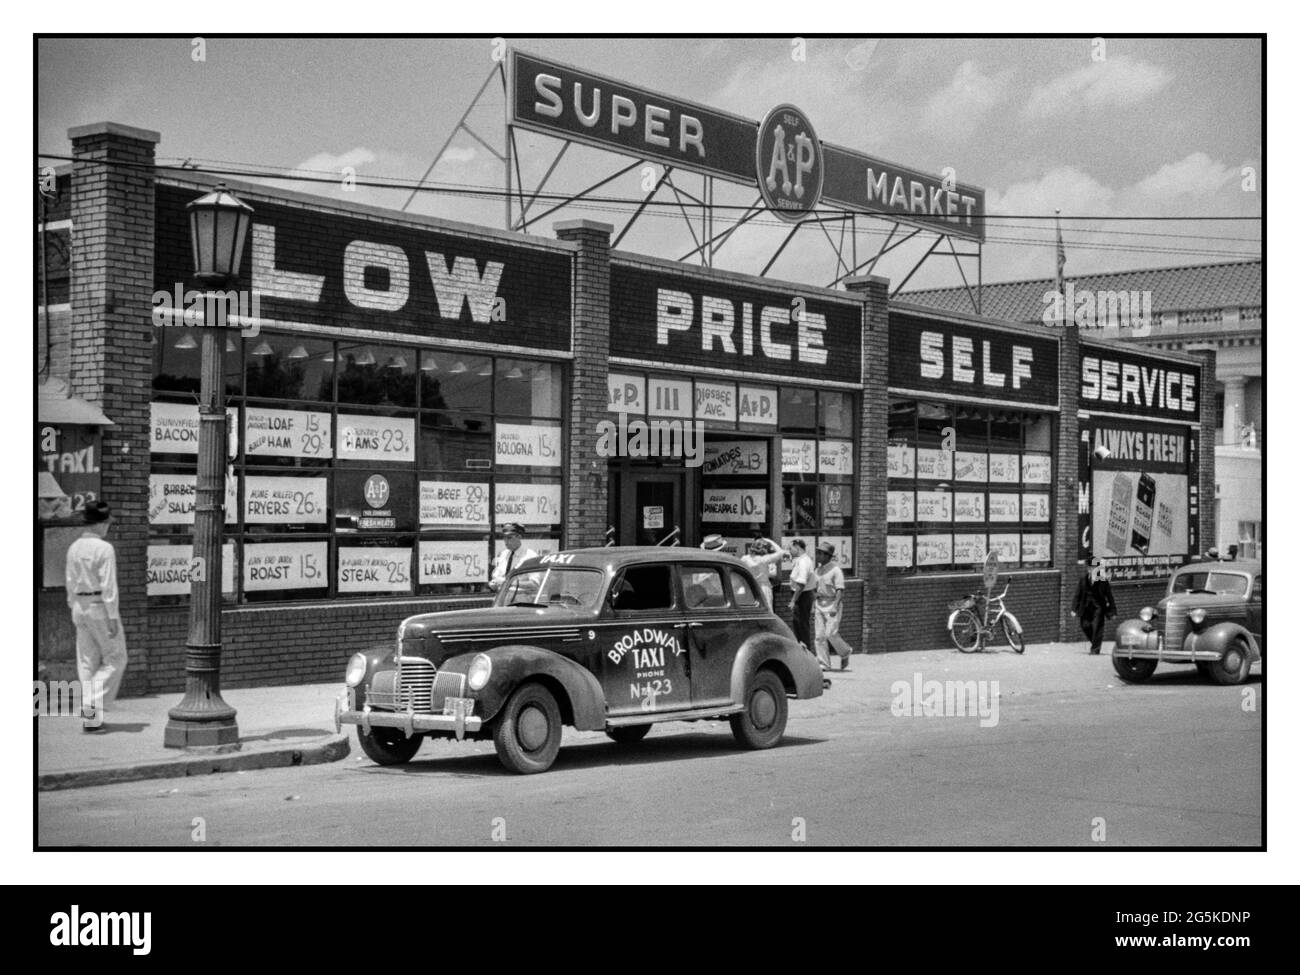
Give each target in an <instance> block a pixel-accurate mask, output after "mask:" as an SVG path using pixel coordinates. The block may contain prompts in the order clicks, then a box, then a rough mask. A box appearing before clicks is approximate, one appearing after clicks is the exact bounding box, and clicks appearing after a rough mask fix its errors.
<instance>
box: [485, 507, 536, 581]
mask: <svg viewBox="0 0 1300 975" xmlns="http://www.w3.org/2000/svg"><path fill="white" fill-rule="evenodd" d="M501 537H502V539H503V540H504V541H505V548H503V549H501V551H500V552H498V553H497V557H496V559H495V560H493V562H492V578H491V580H490V581H489V582H488V588H489V589H491V590H492V591H493V592H496V591H497V590H498V589H500V588H501V586H502V585H503V584H504V583H505V581H506V576H508V575H509V574H510V570H511V569H513V568H514V567H515V566H517V565H523V564H524V563H525V562H527V561H528V560H529V559H535V558H537V553H536V552H534V551H533V550H532V549H531V548H523V541H524V526H523V525H520V524H517V523H516V522H513V521H512V522H509V523H507V524H505V525H502V526H501Z"/></svg>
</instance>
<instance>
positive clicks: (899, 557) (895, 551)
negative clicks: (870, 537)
mask: <svg viewBox="0 0 1300 975" xmlns="http://www.w3.org/2000/svg"><path fill="white" fill-rule="evenodd" d="M885 565H886V566H888V567H889V568H891V569H910V568H911V567H912V536H911V535H889V536H886V538H885Z"/></svg>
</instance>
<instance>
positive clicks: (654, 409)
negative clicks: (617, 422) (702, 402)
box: [646, 377, 776, 423]
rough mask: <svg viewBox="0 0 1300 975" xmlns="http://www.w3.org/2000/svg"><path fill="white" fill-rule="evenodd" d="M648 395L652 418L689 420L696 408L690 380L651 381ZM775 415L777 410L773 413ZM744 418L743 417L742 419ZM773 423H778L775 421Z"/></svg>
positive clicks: (652, 378) (653, 379)
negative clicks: (665, 417)
mask: <svg viewBox="0 0 1300 975" xmlns="http://www.w3.org/2000/svg"><path fill="white" fill-rule="evenodd" d="M646 395H647V401H648V405H649V412H650V415H651V416H672V417H681V418H683V419H689V418H690V416H691V410H692V409H693V408H694V406H695V394H694V392H693V391H692V389H691V381H690V380H689V379H655V378H654V377H651V379H650V389H649V392H648V393H647V394H646ZM773 413H774V414H775V410H774V411H773ZM741 418H742V419H743V418H744V417H743V415H742V417H741ZM772 422H773V423H775V422H776V421H775V420H773V421H772Z"/></svg>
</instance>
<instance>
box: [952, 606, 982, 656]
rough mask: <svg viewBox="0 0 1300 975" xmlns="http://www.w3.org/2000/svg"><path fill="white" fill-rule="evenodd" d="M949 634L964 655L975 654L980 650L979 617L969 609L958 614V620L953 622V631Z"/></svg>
mask: <svg viewBox="0 0 1300 975" xmlns="http://www.w3.org/2000/svg"><path fill="white" fill-rule="evenodd" d="M948 632H949V633H950V634H952V642H953V643H955V644H957V649H958V650H960V651H961V652H962V653H974V652H975V651H976V650H978V649H979V648H980V621H979V617H978V616H976V615H975V614H974V613H972V612H971V611H970V610H969V609H963V610H962V611H961V612H960V613H958V614H957V618H956V619H955V620H953V621H952V629H950V630H949V631H948Z"/></svg>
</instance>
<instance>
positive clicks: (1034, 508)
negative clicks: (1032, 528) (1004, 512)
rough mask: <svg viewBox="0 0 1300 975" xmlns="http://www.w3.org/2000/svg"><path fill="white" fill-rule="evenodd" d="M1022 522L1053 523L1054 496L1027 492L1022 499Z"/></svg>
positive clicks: (1038, 492)
mask: <svg viewBox="0 0 1300 975" xmlns="http://www.w3.org/2000/svg"><path fill="white" fill-rule="evenodd" d="M1020 520H1021V521H1051V520H1052V496H1051V495H1050V494H1045V493H1043V492H1041V491H1027V492H1025V494H1024V495H1023V496H1022V497H1021V499H1020Z"/></svg>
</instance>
